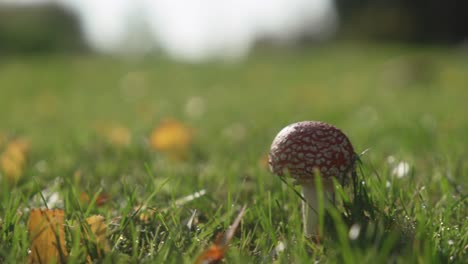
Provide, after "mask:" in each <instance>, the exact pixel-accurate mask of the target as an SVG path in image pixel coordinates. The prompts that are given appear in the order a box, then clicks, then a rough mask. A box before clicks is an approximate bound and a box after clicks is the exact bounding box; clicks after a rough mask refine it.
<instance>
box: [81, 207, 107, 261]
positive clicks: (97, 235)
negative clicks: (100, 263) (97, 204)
mask: <svg viewBox="0 0 468 264" xmlns="http://www.w3.org/2000/svg"><path fill="white" fill-rule="evenodd" d="M86 223H87V224H88V225H89V229H85V230H87V231H86V234H85V238H86V239H87V240H88V241H91V242H92V243H93V244H95V245H96V253H97V256H98V257H99V258H101V257H102V256H103V255H104V254H105V253H106V252H109V251H110V250H111V248H110V246H109V243H108V242H107V225H106V223H105V219H104V217H103V216H101V215H93V216H90V217H88V218H86ZM88 230H89V231H90V233H88ZM87 261H88V262H90V263H91V262H92V260H91V256H89V255H88V257H87Z"/></svg>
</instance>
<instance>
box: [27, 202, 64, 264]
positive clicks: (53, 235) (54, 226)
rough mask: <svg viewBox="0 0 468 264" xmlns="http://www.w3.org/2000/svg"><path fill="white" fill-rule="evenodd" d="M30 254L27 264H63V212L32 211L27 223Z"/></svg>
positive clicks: (58, 210)
mask: <svg viewBox="0 0 468 264" xmlns="http://www.w3.org/2000/svg"><path fill="white" fill-rule="evenodd" d="M28 231H29V240H30V242H31V254H30V255H29V258H28V263H34V264H35V263H65V262H66V258H67V255H68V253H67V250H66V247H65V228H64V211H63V210H60V209H56V210H49V209H44V210H43V209H32V210H31V214H30V216H29V223H28Z"/></svg>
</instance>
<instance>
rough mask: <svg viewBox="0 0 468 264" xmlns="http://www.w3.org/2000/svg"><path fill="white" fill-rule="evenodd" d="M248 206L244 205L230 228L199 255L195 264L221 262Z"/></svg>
mask: <svg viewBox="0 0 468 264" xmlns="http://www.w3.org/2000/svg"><path fill="white" fill-rule="evenodd" d="M246 208H247V206H246V205H244V206H243V207H242V209H241V211H240V212H239V214H238V215H237V217H236V219H235V220H234V222H233V223H232V225H231V226H230V227H229V229H228V230H227V231H226V232H225V233H224V234H218V236H217V237H216V240H215V242H214V244H213V245H211V246H210V247H209V248H208V249H206V250H205V251H203V252H202V254H200V255H199V256H198V258H197V259H196V260H195V264H215V263H219V262H220V261H221V260H222V259H223V258H224V254H225V253H226V250H227V247H228V246H229V243H230V242H231V240H232V238H233V236H234V233H235V232H236V230H237V227H238V226H239V224H240V221H241V220H242V217H243V216H244V213H245V209H246Z"/></svg>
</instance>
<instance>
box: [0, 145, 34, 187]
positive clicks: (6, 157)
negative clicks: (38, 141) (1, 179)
mask: <svg viewBox="0 0 468 264" xmlns="http://www.w3.org/2000/svg"><path fill="white" fill-rule="evenodd" d="M29 146H30V144H29V141H28V140H25V139H21V138H16V139H13V140H12V141H10V142H9V143H8V144H7V145H6V147H5V150H4V151H3V153H2V154H1V155H0V171H2V172H3V173H4V174H5V176H6V178H7V180H8V182H9V183H15V182H17V181H18V180H19V178H20V177H21V175H22V174H23V169H24V165H25V163H26V157H27V153H28V151H29Z"/></svg>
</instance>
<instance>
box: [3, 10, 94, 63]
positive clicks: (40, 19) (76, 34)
mask: <svg viewBox="0 0 468 264" xmlns="http://www.w3.org/2000/svg"><path fill="white" fill-rule="evenodd" d="M82 50H86V45H85V42H84V40H83V39H82V34H81V31H80V27H79V23H78V21H77V19H76V17H75V16H74V15H73V14H72V13H70V12H68V11H67V10H65V9H63V8H61V7H59V6H57V5H53V4H47V5H33V6H17V5H11V6H9V5H2V6H0V54H8V53H41V52H52V51H53V52H56V51H63V52H70V51H73V52H76V51H82Z"/></svg>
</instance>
